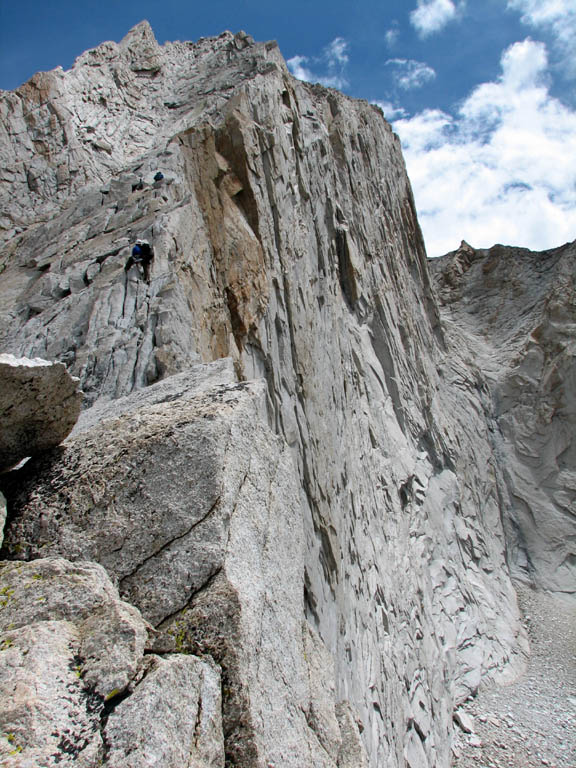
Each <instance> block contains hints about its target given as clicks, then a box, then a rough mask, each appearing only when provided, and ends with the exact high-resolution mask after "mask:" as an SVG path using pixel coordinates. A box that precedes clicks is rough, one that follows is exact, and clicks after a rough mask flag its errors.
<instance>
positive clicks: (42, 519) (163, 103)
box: [0, 22, 574, 768]
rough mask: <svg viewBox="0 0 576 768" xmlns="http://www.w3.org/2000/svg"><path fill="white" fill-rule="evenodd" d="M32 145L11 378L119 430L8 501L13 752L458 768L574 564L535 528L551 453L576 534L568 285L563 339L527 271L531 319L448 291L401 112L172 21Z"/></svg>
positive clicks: (8, 153) (144, 30)
mask: <svg viewBox="0 0 576 768" xmlns="http://www.w3.org/2000/svg"><path fill="white" fill-rule="evenodd" d="M0 116H1V128H0V130H1V133H0V160H1V163H0V164H1V166H2V168H3V169H4V170H3V174H4V175H3V177H2V184H1V186H0V201H1V203H2V210H3V217H2V219H1V229H0V235H1V238H2V256H1V259H2V260H1V262H0V351H2V352H6V353H11V354H14V355H17V356H27V357H36V356H39V357H42V358H44V359H48V360H52V361H60V362H63V363H65V364H66V366H67V367H68V369H69V371H70V373H71V374H72V375H73V376H76V377H78V378H79V380H80V383H81V386H82V389H83V390H84V393H85V397H84V403H85V406H86V410H85V411H84V413H83V414H82V416H81V418H80V420H79V423H78V424H77V426H76V427H75V429H74V432H73V433H72V435H71V436H70V437H69V438H67V440H66V441H65V442H64V443H63V444H62V445H61V446H59V447H58V448H56V449H53V450H52V451H49V452H46V453H44V454H43V455H41V456H39V457H36V458H34V459H33V460H31V461H28V462H27V463H26V464H25V466H24V467H23V468H21V469H20V470H18V471H17V472H10V473H7V474H6V475H5V476H3V478H2V482H1V486H2V492H3V494H4V496H5V497H6V499H7V508H8V513H7V514H8V523H7V526H6V530H5V542H4V548H3V550H2V558H3V560H4V562H3V563H2V564H1V566H0V580H2V584H1V585H0V597H1V596H4V597H2V599H1V600H0V605H1V604H2V603H5V604H4V605H3V607H2V610H0V626H1V627H2V631H3V633H4V634H3V638H6V639H4V640H3V642H4V646H3V648H4V650H2V653H1V654H0V664H5V666H4V667H2V666H0V683H1V684H2V685H5V686H7V688H6V690H8V689H9V691H10V693H9V694H7V695H4V696H1V697H0V721H1V723H2V732H3V733H4V734H7V735H4V736H3V737H2V739H3V741H2V740H1V739H0V750H2V749H3V750H4V752H1V751H0V754H4V753H5V754H11V753H12V752H14V750H16V752H17V754H18V756H19V759H21V760H23V761H26V760H27V762H26V763H25V764H26V765H34V764H36V765H43V764H46V765H48V764H51V762H50V761H55V762H59V761H60V760H64V759H67V756H68V755H74V757H75V759H77V760H78V761H79V763H78V764H80V762H81V763H82V765H85V766H87V767H90V768H92V766H94V768H95V766H97V765H104V766H107V767H108V768H120V766H122V768H126V767H127V766H134V767H136V766H138V768H143V767H145V766H152V765H162V766H163V768H182V766H184V765H195V766H196V765H198V766H206V767H207V766H223V765H224V764H226V765H230V766H242V768H247V767H248V766H250V767H252V766H254V767H258V768H264V766H268V767H270V766H276V768H279V766H282V767H283V768H289V767H290V766H293V767H294V768H302V767H303V766H314V768H317V767H318V766H322V767H325V768H344V767H347V768H348V767H350V768H351V767H352V766H354V767H355V768H357V767H358V766H365V767H366V768H368V767H369V768H377V767H378V768H379V767H380V766H388V767H389V768H396V767H398V768H399V767H400V766H410V768H448V766H449V764H450V760H451V734H452V728H453V723H452V713H453V710H454V707H455V706H456V705H457V704H458V703H459V702H461V701H462V700H464V699H465V698H466V697H468V696H470V695H474V694H475V693H476V692H477V690H478V688H479V686H480V685H481V683H482V681H484V682H486V683H489V682H491V681H492V682H494V681H500V682H502V681H509V680H510V679H512V678H513V677H514V675H516V674H518V673H519V672H520V671H521V669H522V666H523V661H524V658H525V652H526V641H525V634H524V630H523V628H522V625H521V622H520V620H519V613H518V609H517V604H516V594H515V591H514V588H513V584H512V582H511V579H510V574H509V568H508V563H510V564H512V565H513V567H514V569H515V573H518V568H520V569H521V570H522V573H521V576H522V577H523V578H525V579H533V580H535V581H538V580H539V579H540V575H541V574H542V572H543V570H544V569H545V568H549V570H550V573H552V572H554V573H555V574H560V573H562V574H568V573H569V572H570V569H571V568H573V565H574V561H573V560H571V559H570V558H571V557H572V558H573V555H570V553H569V552H568V549H569V545H568V544H567V545H566V547H565V550H564V549H563V550H562V553H560V548H558V547H557V548H556V550H555V557H556V555H558V557H557V560H555V561H554V564H552V562H551V560H550V561H547V563H548V564H547V565H546V566H545V565H544V563H543V560H542V558H540V559H539V558H538V557H537V556H536V554H535V553H534V550H533V547H534V546H536V543H535V542H536V539H535V537H532V538H530V537H529V536H528V535H527V534H526V533H525V532H526V530H527V529H526V528H525V527H523V526H522V525H520V524H519V523H518V520H519V513H517V511H518V510H521V509H522V508H523V507H522V503H526V504H529V503H530V499H528V498H527V489H528V488H532V489H534V488H535V485H534V484H526V483H525V484H524V485H523V491H522V494H520V495H519V494H518V492H517V489H518V488H519V487H520V486H519V479H518V478H520V477H522V478H524V479H525V478H526V475H527V473H528V474H529V473H530V472H534V475H533V477H534V478H538V479H539V481H540V480H541V481H542V483H543V482H544V475H543V474H541V473H539V472H540V471H539V470H538V472H536V471H535V470H534V466H535V465H536V464H538V461H539V458H538V457H539V451H540V449H541V450H542V451H545V455H546V466H547V467H554V466H556V467H561V468H562V471H561V472H558V473H557V474H556V475H555V476H554V477H555V480H554V482H555V483H556V482H557V483H558V485H557V486H556V485H555V486H554V488H553V489H551V490H550V492H548V490H546V491H545V493H544V495H545V496H546V498H545V499H544V500H543V501H542V507H541V509H542V510H545V509H548V507H547V506H546V505H554V504H558V505H560V506H562V505H563V508H564V507H566V508H568V507H569V506H570V504H571V503H572V502H571V500H570V499H571V498H572V497H571V496H570V491H569V488H571V486H570V483H571V482H572V479H571V478H572V475H571V474H570V472H571V469H570V467H571V464H570V456H571V451H572V448H571V445H572V442H571V441H572V438H571V437H570V436H569V433H570V429H571V428H566V430H565V431H564V432H563V433H562V434H564V438H565V442H564V443H561V441H560V439H559V438H558V440H557V441H556V442H555V443H554V444H553V445H554V447H553V448H552V447H550V446H551V444H549V443H546V447H545V446H544V444H540V443H539V444H538V445H539V446H540V448H534V450H533V448H532V447H531V446H532V445H536V443H530V441H531V440H533V436H534V435H538V434H543V433H542V432H541V431H540V430H539V429H538V428H536V427H535V428H534V430H533V431H532V432H530V436H528V437H526V435H527V434H528V433H527V431H526V430H525V429H524V426H526V425H527V424H528V423H530V418H531V416H530V408H531V407H532V406H531V405H530V404H534V402H535V399H536V392H538V391H539V387H540V384H539V382H540V383H541V382H543V379H542V378H539V377H541V376H543V375H544V372H546V373H545V375H546V377H548V378H546V381H547V382H548V384H547V385H546V386H547V387H548V389H547V390H546V391H547V393H548V394H550V397H551V398H552V391H554V393H556V394H557V395H558V400H557V402H556V401H554V402H555V403H556V405H553V403H552V399H551V400H550V403H549V404H550V407H554V408H556V410H555V411H554V413H556V414H559V416H557V418H558V419H564V420H565V421H563V422H562V423H564V424H572V423H573V422H571V421H570V419H572V418H573V415H571V414H573V409H572V405H570V404H571V403H573V402H574V400H573V394H572V389H571V384H570V382H571V381H572V379H571V378H570V376H571V374H570V373H569V367H568V357H567V356H565V357H563V358H562V360H563V362H562V365H561V366H560V367H558V366H556V367H555V364H553V363H551V362H550V360H551V355H552V354H553V352H552V350H553V349H558V348H557V347H554V346H553V344H552V342H550V344H551V346H546V348H544V346H542V344H543V342H542V341H541V340H542V339H544V338H545V337H546V338H549V337H550V336H551V335H552V336H553V334H554V331H553V329H554V328H556V327H558V322H560V320H561V322H562V328H563V331H562V333H563V334H565V336H563V337H562V338H563V339H566V345H567V346H566V349H568V346H569V344H572V343H573V336H570V333H571V331H570V322H569V312H570V310H569V304H568V298H569V290H570V289H569V285H568V282H566V283H565V285H566V292H567V293H566V297H567V298H566V301H565V302H564V301H562V302H560V304H559V303H558V301H556V300H555V299H552V298H551V294H550V293H542V294H538V296H539V298H538V300H537V303H538V307H539V309H538V317H539V321H538V322H539V323H540V325H539V326H538V327H539V328H541V330H540V331H537V330H536V329H535V328H533V327H532V326H531V320H530V321H529V320H528V319H525V322H522V323H519V324H515V319H514V307H516V309H518V307H522V308H523V309H524V304H525V303H526V302H527V299H526V296H527V295H528V294H529V295H530V296H531V297H532V296H534V297H535V296H536V294H535V292H536V290H537V289H536V283H535V279H534V280H532V278H530V280H529V287H530V291H528V290H527V287H526V286H527V283H526V282H525V280H524V278H523V277H522V275H523V274H524V273H523V266H522V264H521V259H519V260H518V264H517V275H518V276H517V277H514V282H513V284H512V283H511V284H510V285H509V286H508V287H507V288H506V291H508V292H506V293H505V294H503V293H501V289H502V285H503V284H504V276H505V269H504V268H502V269H501V268H500V267H498V266H497V264H499V263H500V264H503V263H504V262H501V261H499V259H500V258H501V257H500V255H499V254H500V252H499V251H498V253H492V254H491V255H490V253H488V254H485V253H484V252H481V251H476V250H474V249H471V248H464V246H462V248H461V249H460V250H459V251H458V252H457V254H456V255H455V256H454V255H453V256H450V257H447V259H446V260H445V261H443V262H440V263H439V266H438V267H436V268H435V271H437V275H436V278H437V288H436V289H433V287H432V283H431V280H430V277H429V267H428V264H427V260H426V255H425V250H424V244H423V240H422V236H421V232H420V228H419V225H418V221H417V217H416V214H415V209H414V202H413V198H412V193H411V189H410V184H409V181H408V179H407V176H406V171H405V167H404V162H403V159H402V155H401V150H400V145H399V141H398V138H397V137H396V136H395V135H394V134H393V132H392V130H391V128H390V126H389V125H388V123H387V122H386V121H385V119H384V118H383V116H382V113H381V112H380V110H379V109H377V108H376V107H374V106H371V105H370V104H368V103H366V102H363V101H356V100H353V99H350V98H348V97H346V96H345V95H343V94H341V93H338V92H336V91H333V90H330V89H326V88H323V87H321V86H319V85H310V84H307V83H303V82H299V81H298V80H295V79H294V78H293V77H292V76H291V75H290V74H289V72H288V70H287V68H286V65H285V63H284V61H283V59H282V57H281V55H280V53H279V51H278V48H277V46H276V44H275V43H255V42H254V41H253V40H252V38H250V37H249V36H248V35H245V34H244V33H238V34H236V35H234V34H232V33H230V32H225V33H223V34H222V35H220V36H219V37H217V38H209V39H202V40H200V41H198V42H197V43H187V42H184V43H181V42H176V43H167V44H165V45H164V46H159V45H158V44H157V43H156V41H155V39H154V36H153V34H152V32H151V30H150V27H149V25H148V24H147V23H146V22H142V23H141V24H139V25H138V26H137V27H135V28H134V29H133V30H131V31H130V32H129V33H128V35H127V36H126V37H125V38H124V40H123V41H122V42H121V43H120V44H116V43H104V44H102V45H101V46H99V47H98V48H95V49H94V50H92V51H88V52H86V53H85V54H83V55H82V56H80V57H79V59H78V60H77V62H76V64H75V66H74V68H73V69H72V70H71V71H69V72H62V71H55V72H53V73H44V74H41V75H37V76H35V77H34V78H32V80H31V81H30V82H29V83H27V84H26V85H24V86H22V88H20V89H18V91H16V92H14V93H4V94H2V95H1V98H0ZM458 254H459V255H458ZM566 254H567V256H566V258H567V259H569V258H572V259H573V250H571V251H566ZM493 257H494V258H495V259H496V261H494V260H493ZM532 261H533V263H534V265H535V266H534V270H535V272H534V274H536V273H537V272H538V270H540V272H541V274H545V273H546V274H552V273H551V272H550V273H547V272H546V269H547V267H546V265H547V264H550V263H551V262H550V261H547V257H546V256H542V257H540V256H537V255H531V256H530V263H532ZM566 263H567V262H566ZM572 263H573V262H572ZM495 264H496V266H494V265H495ZM493 270H496V271H493ZM540 272H538V274H540ZM514 274H515V275H516V272H515V273H514ZM563 274H564V273H563ZM494 275H498V276H499V279H498V280H496V279H495V278H493V276H494ZM491 276H492V277H491ZM472 277H473V279H472ZM547 285H548V283H547ZM485 286H488V287H489V291H490V293H489V299H488V300H487V301H486V303H485V305H484V310H485V311H484V310H483V314H482V317H483V322H485V324H486V325H485V329H487V331H486V334H484V331H483V330H481V331H478V328H477V327H476V328H473V326H474V322H475V318H474V313H473V312H472V311H469V310H470V309H471V308H473V307H481V306H482V290H483V289H484V287H485ZM436 290H437V291H438V293H439V296H440V301H438V299H437V298H436V293H435V291H436ZM452 291H453V292H454V293H452ZM503 295H506V297H507V299H509V300H510V302H514V305H513V306H512V305H511V306H510V307H509V308H507V309H506V310H505V311H504V310H502V308H501V307H502V305H501V299H500V298H499V297H502V296H503ZM572 295H573V294H572ZM456 301H458V302H459V303H458V304H457V305H456V303H455V302H456ZM488 308H489V309H490V314H489V315H487V314H486V312H488ZM452 312H453V313H454V318H455V317H458V318H465V320H466V324H464V322H462V323H455V322H454V319H451V318H452V315H451V313H452ZM519 314H520V312H518V311H517V312H516V315H517V316H518V315H519ZM523 317H525V318H527V315H526V316H524V315H523ZM530 317H532V315H530ZM501 320H502V323H500V321H501ZM483 328H484V326H483ZM488 331H489V332H488ZM527 333H530V334H532V337H533V344H532V346H530V344H528V342H527V341H526V334H527ZM568 339H572V341H569V340H568ZM493 343H494V346H493V347H492V346H491V345H492V344H493ZM509 343H510V344H512V343H513V349H514V351H515V354H517V357H515V358H514V361H512V357H507V356H506V355H507V353H506V354H505V353H504V352H503V350H504V348H505V347H506V345H508V344H509ZM498 345H500V346H499V347H498V353H497V355H496V347H497V346H498ZM479 351H481V352H482V355H480V356H478V355H479ZM492 351H494V355H496V356H493V354H492ZM566 355H567V353H566ZM504 357H506V365H510V366H511V367H510V368H509V369H507V370H509V371H510V375H509V376H508V377H507V378H506V382H503V380H501V379H499V380H498V385H497V386H496V385H494V382H495V381H496V379H497V378H498V376H499V374H500V372H501V370H502V369H500V368H498V370H496V371H493V370H492V369H490V367H489V366H490V361H494V360H499V361H500V362H498V363H497V365H498V366H500V365H503V364H504V363H502V362H501V361H502V360H503V359H504ZM475 360H481V361H482V366H479V365H478V363H477V362H475ZM523 361H527V362H523ZM538 361H540V362H538ZM545 361H546V362H545ZM540 363H541V365H540ZM526 366H527V367H526ZM512 369H513V370H512ZM525 377H528V378H525ZM552 381H554V384H552ZM528 391H530V393H531V394H530V398H531V399H530V400H529V401H525V400H524V399H523V398H524V396H525V394H526V393H527V392H528ZM554 396H556V395H554ZM564 396H566V398H567V400H566V402H567V403H568V404H567V405H566V406H563V405H562V403H563V402H564V400H563V398H564ZM547 403H548V400H547ZM510 408H516V411H514V413H515V416H514V419H515V420H514V423H513V425H512V426H510V422H509V421H507V416H506V414H509V413H510ZM571 409H572V410H571ZM547 413H548V414H549V419H550V420H549V423H550V424H552V421H553V419H554V414H553V412H552V411H547ZM543 418H544V416H543ZM522 419H524V420H523V421H522ZM558 423H559V422H558ZM518 425H520V426H518ZM508 427H510V428H508ZM551 429H552V432H553V433H554V435H558V434H560V431H559V430H560V428H558V430H556V427H555V426H554V427H551ZM504 430H506V431H504ZM547 434H548V433H547ZM572 434H573V430H572ZM525 438H526V439H527V440H528V444H527V443H526V441H525ZM534 439H535V438H534ZM503 440H504V441H505V442H506V448H505V449H504V448H503ZM520 445H521V446H522V455H523V458H521V459H517V461H516V462H515V463H514V464H512V463H508V460H509V459H510V457H511V455H512V453H513V451H514V447H515V446H520ZM562 446H564V447H562ZM510 467H512V469H510ZM549 476H550V475H547V477H549ZM520 498H522V500H523V502H521V501H519V499H520ZM511 509H512V510H513V511H512V512H511ZM525 517H526V518H528V517H529V516H528V515H526V516H525ZM503 520H504V525H503ZM566 520H568V516H567V515H565V519H564V522H565V523H566ZM568 528H569V524H568V523H566V528H562V532H563V533H564V531H568ZM558 530H560V529H558ZM505 531H506V532H508V533H509V534H510V532H512V534H513V535H514V536H516V539H514V540H512V539H511V538H509V539H508V542H507V540H506V537H505ZM569 540H570V539H569V538H568V536H566V541H569ZM516 552H521V553H523V554H522V556H521V557H520V556H516V554H515V553H516ZM561 555H562V557H564V555H565V557H564V559H563V560H562V563H559V560H560V559H562V558H561ZM507 557H508V560H507ZM522 557H523V558H524V560H523V561H522V563H521V562H520V561H521V559H522ZM557 561H558V562H557ZM554 578H556V576H555V577H554ZM550 583H552V582H547V584H550ZM566 583H567V581H565V580H564V577H562V579H560V577H559V576H558V580H557V581H554V584H555V585H557V586H559V585H560V584H562V585H564V586H562V589H566V587H565V585H566ZM5 681H6V682H5ZM10 686H11V687H10ZM30 691H32V692H33V693H29V692H30ZM64 697H66V698H64ZM63 701H66V702H67V703H66V706H64V705H63V704H62V702H63ZM56 758H58V759H56ZM23 764H24V763H23Z"/></svg>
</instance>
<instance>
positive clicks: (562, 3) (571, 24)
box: [507, 0, 576, 76]
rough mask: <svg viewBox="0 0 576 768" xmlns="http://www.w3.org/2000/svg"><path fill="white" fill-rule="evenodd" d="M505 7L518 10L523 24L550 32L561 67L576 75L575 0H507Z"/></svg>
mask: <svg viewBox="0 0 576 768" xmlns="http://www.w3.org/2000/svg"><path fill="white" fill-rule="evenodd" d="M507 7H508V8H510V9H512V10H515V11H519V12H520V13H521V14H522V16H521V18H522V21H523V22H524V23H525V24H529V25H530V26H532V27H535V28H538V27H540V28H544V29H547V30H548V31H549V32H551V33H552V35H553V36H554V38H555V41H556V45H557V46H558V52H559V53H560V54H561V56H562V59H563V60H562V65H563V67H564V68H565V69H566V70H567V71H568V72H569V73H570V74H572V75H573V76H576V2H575V0H508V2H507Z"/></svg>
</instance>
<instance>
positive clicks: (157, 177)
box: [154, 171, 164, 181]
mask: <svg viewBox="0 0 576 768" xmlns="http://www.w3.org/2000/svg"><path fill="white" fill-rule="evenodd" d="M163 178H164V174H163V173H162V171H158V172H157V173H156V174H155V176H154V181H162V179H163Z"/></svg>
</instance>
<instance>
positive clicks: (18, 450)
mask: <svg viewBox="0 0 576 768" xmlns="http://www.w3.org/2000/svg"><path fill="white" fill-rule="evenodd" d="M81 405H82V392H81V391H80V390H79V389H78V379H76V378H74V377H73V376H70V374H69V373H68V371H67V370H66V366H65V365H64V364H63V363H50V362H48V361H47V360H41V359H40V358H34V359H32V360H30V359H28V358H25V357H20V358H18V357H14V356H13V355H0V472H1V471H3V470H7V469H10V467H13V466H15V465H16V464H17V463H18V462H19V461H21V460H22V459H24V458H26V457H27V456H34V455H35V454H37V453H40V452H41V451H45V450H47V449H48V448H53V447H54V446H56V445H59V444H60V443H61V442H62V440H64V438H65V437H67V436H68V435H69V434H70V432H71V431H72V428H73V427H74V424H75V423H76V420H77V419H78V416H79V415H80V408H81Z"/></svg>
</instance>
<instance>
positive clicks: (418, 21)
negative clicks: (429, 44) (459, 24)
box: [410, 0, 459, 37]
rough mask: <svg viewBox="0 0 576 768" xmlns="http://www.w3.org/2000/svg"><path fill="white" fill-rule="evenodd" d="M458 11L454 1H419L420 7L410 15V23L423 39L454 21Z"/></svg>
mask: <svg viewBox="0 0 576 768" xmlns="http://www.w3.org/2000/svg"><path fill="white" fill-rule="evenodd" d="M458 10H459V6H456V4H455V3H454V1H453V0H418V7H417V8H416V9H415V10H414V11H412V12H411V13H410V23H411V24H412V26H413V27H414V28H415V29H416V31H417V32H418V34H419V35H420V36H421V37H428V35H432V34H434V32H439V31H440V30H441V29H444V27H445V26H446V25H447V24H449V23H450V22H451V21H454V19H456V17H457V15H458Z"/></svg>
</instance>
